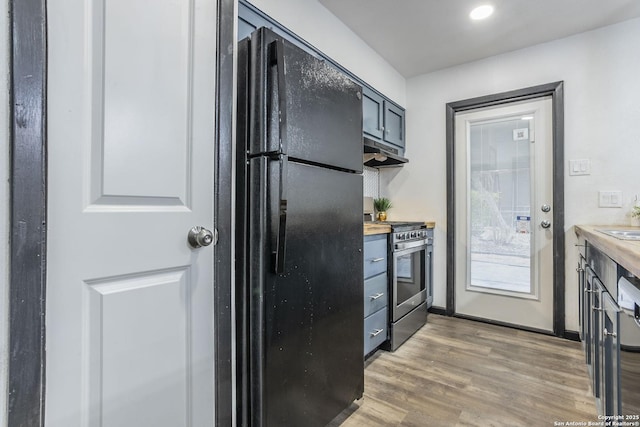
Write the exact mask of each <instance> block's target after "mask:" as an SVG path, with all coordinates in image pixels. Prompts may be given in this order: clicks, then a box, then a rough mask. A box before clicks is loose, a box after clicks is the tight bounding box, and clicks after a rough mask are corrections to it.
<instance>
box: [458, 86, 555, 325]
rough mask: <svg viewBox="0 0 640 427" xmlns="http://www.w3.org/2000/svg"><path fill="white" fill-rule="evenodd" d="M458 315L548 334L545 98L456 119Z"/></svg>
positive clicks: (549, 193)
mask: <svg viewBox="0 0 640 427" xmlns="http://www.w3.org/2000/svg"><path fill="white" fill-rule="evenodd" d="M455 126H456V129H455V132H456V134H455V138H456V141H457V143H456V152H455V170H456V177H455V180H456V183H455V191H456V212H455V224H456V242H455V260H456V283H455V305H456V306H455V311H456V313H458V314H464V315H467V316H472V317H477V318H482V319H488V320H494V321H499V322H504V323H509V324H513V325H519V326H525V327H529V328H535V329H540V330H545V331H552V330H553V245H552V241H553V233H552V229H553V227H552V224H551V219H552V209H553V206H552V200H553V175H552V166H553V165H552V143H553V140H552V138H553V134H552V105H551V99H550V98H544V99H539V100H534V101H526V102H519V103H512V104H509V105H507V106H499V107H489V108H484V109H478V110H473V111H470V112H466V113H460V114H456V117H455Z"/></svg>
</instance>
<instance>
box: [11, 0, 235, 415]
mask: <svg viewBox="0 0 640 427" xmlns="http://www.w3.org/2000/svg"><path fill="white" fill-rule="evenodd" d="M46 6H47V1H46V0H10V2H9V10H10V15H11V16H10V25H11V38H10V43H11V58H10V66H9V68H10V88H9V91H10V94H9V99H10V123H11V125H10V127H11V129H10V142H9V150H10V159H11V160H10V164H11V166H10V172H9V174H10V181H11V182H10V196H9V208H10V211H11V218H10V224H9V230H10V242H9V253H10V260H9V358H8V361H9V369H8V378H7V382H8V387H7V390H8V396H7V397H8V405H7V422H8V425H10V426H43V425H44V407H45V406H44V405H45V403H46V402H45V372H46V371H45V370H46V366H45V362H46V358H45V348H46V347H45V338H46V334H45V326H46V324H45V309H46V276H47V260H46V255H47V109H46V104H47V14H46ZM217 13H218V22H217V52H218V55H217V82H216V87H217V91H216V117H215V120H216V135H215V144H216V150H215V156H216V158H215V159H212V161H213V162H214V164H215V165H216V183H215V184H216V185H215V189H214V191H215V208H216V212H215V215H216V217H215V227H216V228H217V230H218V233H219V241H218V244H217V246H216V250H215V251H214V252H215V255H214V260H213V262H214V263H215V282H214V283H215V289H214V310H215V326H216V328H215V337H214V339H215V354H216V359H215V375H216V388H215V392H216V402H215V404H216V425H231V419H232V414H233V408H232V401H231V396H232V392H233V384H232V376H231V371H232V369H231V368H232V364H233V361H232V359H231V355H232V339H231V320H232V319H231V311H230V307H231V295H232V289H231V286H232V277H233V276H232V260H233V257H232V253H231V237H232V236H233V233H232V217H231V200H232V198H231V197H232V194H231V188H232V186H231V182H232V181H233V175H232V155H233V150H232V138H233V110H232V105H233V88H234V86H235V85H234V79H235V76H234V74H233V70H234V67H233V63H234V51H235V24H234V21H235V15H236V10H235V8H234V1H233V0H218V1H217ZM212 24H213V23H212ZM212 72H214V70H212ZM212 119H214V118H212Z"/></svg>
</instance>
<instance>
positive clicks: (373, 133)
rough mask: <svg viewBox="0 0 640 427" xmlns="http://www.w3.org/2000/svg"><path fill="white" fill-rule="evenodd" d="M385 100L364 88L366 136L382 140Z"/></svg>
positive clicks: (363, 114) (363, 108)
mask: <svg viewBox="0 0 640 427" xmlns="http://www.w3.org/2000/svg"><path fill="white" fill-rule="evenodd" d="M383 110H384V99H383V98H382V96H380V95H378V94H377V93H375V92H373V91H372V90H371V89H369V88H367V87H363V88H362V132H363V133H364V134H365V136H368V137H370V138H374V139H377V140H381V139H382V132H383V126H384V125H383Z"/></svg>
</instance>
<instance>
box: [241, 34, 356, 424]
mask: <svg viewBox="0 0 640 427" xmlns="http://www.w3.org/2000/svg"><path fill="white" fill-rule="evenodd" d="M237 120H238V122H237V123H238V127H237V141H238V147H237V160H238V163H237V184H236V185H237V197H236V201H237V204H236V213H237V221H236V224H237V226H236V230H237V235H236V261H237V265H236V267H237V268H236V271H237V280H236V283H237V288H236V297H237V300H236V301H237V306H236V310H237V316H236V317H237V319H238V324H237V343H238V347H237V360H238V364H237V366H238V371H237V386H238V387H237V390H238V394H237V400H238V408H239V411H238V424H239V425H245V426H274V427H275V426H323V425H326V424H327V423H328V422H330V421H331V420H332V419H333V418H334V417H335V416H337V415H338V414H339V413H340V412H341V411H343V410H344V409H345V408H347V407H348V406H349V405H350V404H351V402H353V401H354V400H355V399H358V398H360V397H361V396H362V393H363V389H364V379H363V376H364V362H363V357H362V349H363V261H362V247H363V229H362V222H363V215H362V174H361V173H362V160H363V145H362V88H361V87H360V86H359V85H358V84H356V83H355V82H353V81H352V80H351V79H349V78H348V77H347V76H346V75H344V74H343V73H341V72H340V71H338V70H337V69H335V68H333V67H331V66H330V65H328V64H326V63H325V62H324V61H322V60H319V59H317V58H315V57H313V56H311V55H309V54H308V53H306V52H305V51H303V50H301V49H300V48H298V47H296V46H294V45H293V44H291V43H290V42H288V41H287V40H284V39H283V38H281V37H279V36H277V35H276V34H275V33H273V32H272V31H271V30H269V29H266V28H260V29H258V30H256V31H255V32H254V33H252V34H251V36H249V37H248V38H246V39H244V40H242V41H240V42H239V45H238V115H237Z"/></svg>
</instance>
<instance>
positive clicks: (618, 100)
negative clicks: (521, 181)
mask: <svg viewBox="0 0 640 427" xmlns="http://www.w3.org/2000/svg"><path fill="white" fill-rule="evenodd" d="M638 46H640V19H634V20H630V21H626V22H623V23H621V24H617V25H613V26H610V27H605V28H601V29H598V30H594V31H590V32H587V33H582V34H579V35H576V36H572V37H568V38H565V39H560V40H556V41H553V42H550V43H545V44H541V45H538V46H534V47H531V48H527V49H522V50H519V51H515V52H511V53H507V54H503V55H499V56H495V57H491V58H487V59H484V60H480V61H476V62H472V63H468V64H464V65H461V66H457V67H452V68H448V69H445V70H440V71H437V72H433V73H430V74H426V75H422V76H418V77H415V78H412V79H410V80H408V82H407V152H406V154H407V157H408V158H409V159H410V163H409V164H407V165H405V166H404V167H403V168H401V169H394V170H385V171H384V172H383V173H382V176H383V178H382V180H383V185H382V189H381V192H382V193H383V194H382V195H386V196H390V197H391V198H392V201H393V202H394V205H395V208H394V209H393V211H392V214H393V216H394V217H395V218H403V219H425V218H428V219H433V220H435V221H436V222H437V227H436V236H435V248H434V249H435V257H436V258H435V259H436V267H435V271H434V273H435V277H434V281H435V290H434V293H435V296H434V305H436V306H441V307H444V306H445V305H446V302H445V301H446V300H445V285H446V283H445V282H446V262H445V260H446V245H445V238H446V218H447V216H446V215H447V211H446V186H445V182H446V176H445V173H446V170H445V159H446V156H445V104H446V103H447V102H452V101H459V100H463V99H467V98H473V97H477V96H482V95H489V94H493V93H498V92H503V91H509V90H514V89H520V88H525V87H529V86H534V85H539V84H544V83H551V82H554V81H559V80H563V81H564V82H565V111H564V113H565V159H566V161H567V164H566V165H565V235H566V262H567V264H566V273H565V276H566V289H567V292H566V313H567V314H566V327H567V329H569V330H577V328H578V322H577V313H578V308H577V300H578V296H577V285H576V273H575V264H576V251H575V248H574V243H575V234H574V232H573V228H572V227H573V226H574V225H575V224H629V221H630V218H629V216H628V215H629V211H630V206H631V204H632V199H633V198H634V197H635V195H636V194H638V195H640V167H638V164H639V162H640V127H639V126H638V124H639V121H640V98H639V96H638V95H639V94H640V49H638ZM583 158H588V159H590V160H591V165H592V171H591V175H589V176H569V175H568V160H569V159H583ZM598 190H621V191H622V192H623V197H624V205H625V208H624V209H611V208H598V204H597V192H598ZM390 219H392V218H390Z"/></svg>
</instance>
